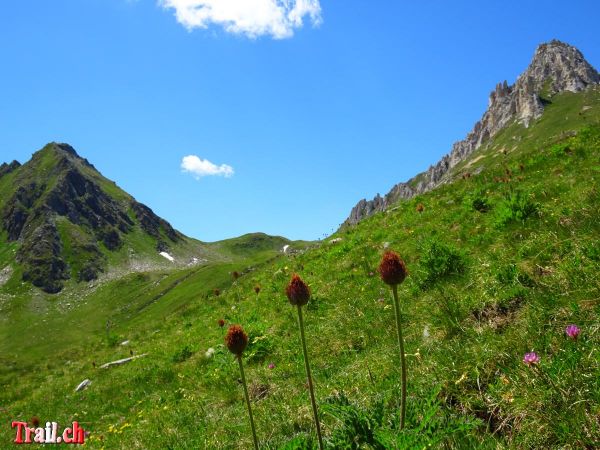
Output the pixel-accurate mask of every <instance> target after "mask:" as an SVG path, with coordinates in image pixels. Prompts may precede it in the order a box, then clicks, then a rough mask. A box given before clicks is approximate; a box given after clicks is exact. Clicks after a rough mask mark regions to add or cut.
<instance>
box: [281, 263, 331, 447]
mask: <svg viewBox="0 0 600 450" xmlns="http://www.w3.org/2000/svg"><path fill="white" fill-rule="evenodd" d="M285 292H286V295H287V297H288V300H289V301H290V303H291V304H292V305H294V306H296V308H297V310H298V328H299V329H300V341H301V343H302V352H303V353H304V368H305V369H306V379H307V380H308V390H309V392H310V403H311V405H312V410H313V416H314V419H315V427H316V429H317V438H318V439H319V448H320V449H321V450H323V448H324V447H323V437H322V436H321V423H320V422H319V410H318V409H317V401H316V400H315V391H314V386H313V379H312V374H311V371H310V362H309V360H308V350H307V349H306V338H305V336H304V318H303V316H302V306H304V305H306V304H307V303H308V300H309V299H310V290H309V288H308V286H307V285H306V283H304V281H302V279H301V278H300V277H299V276H298V275H294V276H292V279H291V281H290V283H289V284H288V286H287V288H286V291H285Z"/></svg>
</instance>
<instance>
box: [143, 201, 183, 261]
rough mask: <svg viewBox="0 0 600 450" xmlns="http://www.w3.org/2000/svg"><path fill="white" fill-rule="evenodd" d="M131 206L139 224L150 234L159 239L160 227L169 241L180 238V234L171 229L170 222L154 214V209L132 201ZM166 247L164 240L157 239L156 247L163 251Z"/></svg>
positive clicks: (175, 240)
mask: <svg viewBox="0 0 600 450" xmlns="http://www.w3.org/2000/svg"><path fill="white" fill-rule="evenodd" d="M131 208H132V209H133V212H134V213H135V215H136V217H137V219H138V220H139V221H140V226H141V227H142V229H143V230H144V231H145V232H146V233H148V234H149V235H150V236H153V237H155V238H157V239H160V231H161V229H162V230H163V232H164V233H165V234H166V236H167V237H168V238H169V239H170V240H171V241H173V242H177V241H178V240H179V239H180V235H179V234H178V233H177V232H176V231H175V230H174V229H173V227H172V226H171V224H170V223H169V222H167V221H166V220H164V219H161V218H160V217H158V216H157V215H156V214H154V211H152V210H151V209H150V208H148V207H147V206H146V205H144V204H142V203H138V202H136V201H133V202H132V203H131ZM167 248H168V246H167V245H166V244H165V243H164V241H159V243H158V247H157V249H158V250H159V251H164V250H166V249H167Z"/></svg>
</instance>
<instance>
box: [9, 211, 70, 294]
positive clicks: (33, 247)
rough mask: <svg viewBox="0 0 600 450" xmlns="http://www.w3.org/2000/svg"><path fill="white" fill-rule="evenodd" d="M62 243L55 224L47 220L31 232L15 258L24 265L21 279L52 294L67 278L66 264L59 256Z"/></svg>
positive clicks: (59, 288) (60, 287)
mask: <svg viewBox="0 0 600 450" xmlns="http://www.w3.org/2000/svg"><path fill="white" fill-rule="evenodd" d="M61 252H62V244H61V241H60V236H59V234H58V231H57V230H56V226H55V224H54V223H53V222H52V221H50V220H48V221H45V222H44V223H42V225H40V226H38V227H36V228H35V230H33V232H32V233H31V236H30V239H27V240H26V241H25V242H24V243H23V246H22V247H21V248H20V249H19V252H18V254H17V260H18V261H19V262H20V263H22V264H23V265H24V266H25V270H24V271H23V280H24V281H30V282H31V283H32V284H33V285H34V286H37V287H39V288H41V289H42V290H44V291H45V292H48V293H51V294H54V293H57V292H59V291H60V290H61V289H62V287H63V284H62V282H63V280H67V279H69V273H68V266H67V264H66V263H65V261H64V259H63V258H62V257H61Z"/></svg>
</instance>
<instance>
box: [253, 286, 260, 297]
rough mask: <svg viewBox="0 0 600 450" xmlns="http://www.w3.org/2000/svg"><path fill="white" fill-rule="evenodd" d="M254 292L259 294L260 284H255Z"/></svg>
mask: <svg viewBox="0 0 600 450" xmlns="http://www.w3.org/2000/svg"><path fill="white" fill-rule="evenodd" d="M254 292H256V294H257V295H258V293H259V292H260V286H259V285H256V286H254Z"/></svg>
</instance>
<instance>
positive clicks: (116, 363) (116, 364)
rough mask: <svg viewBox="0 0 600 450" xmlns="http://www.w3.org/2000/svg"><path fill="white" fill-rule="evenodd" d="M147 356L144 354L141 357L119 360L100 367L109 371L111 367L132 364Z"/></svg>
mask: <svg viewBox="0 0 600 450" xmlns="http://www.w3.org/2000/svg"><path fill="white" fill-rule="evenodd" d="M146 355H147V353H144V354H141V355H136V356H131V357H129V358H123V359H118V360H116V361H111V362H107V363H106V364H102V365H101V366H100V368H101V369H108V368H109V367H113V366H120V365H122V364H126V363H128V362H131V361H133V360H134V359H138V358H143V357H144V356H146Z"/></svg>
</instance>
